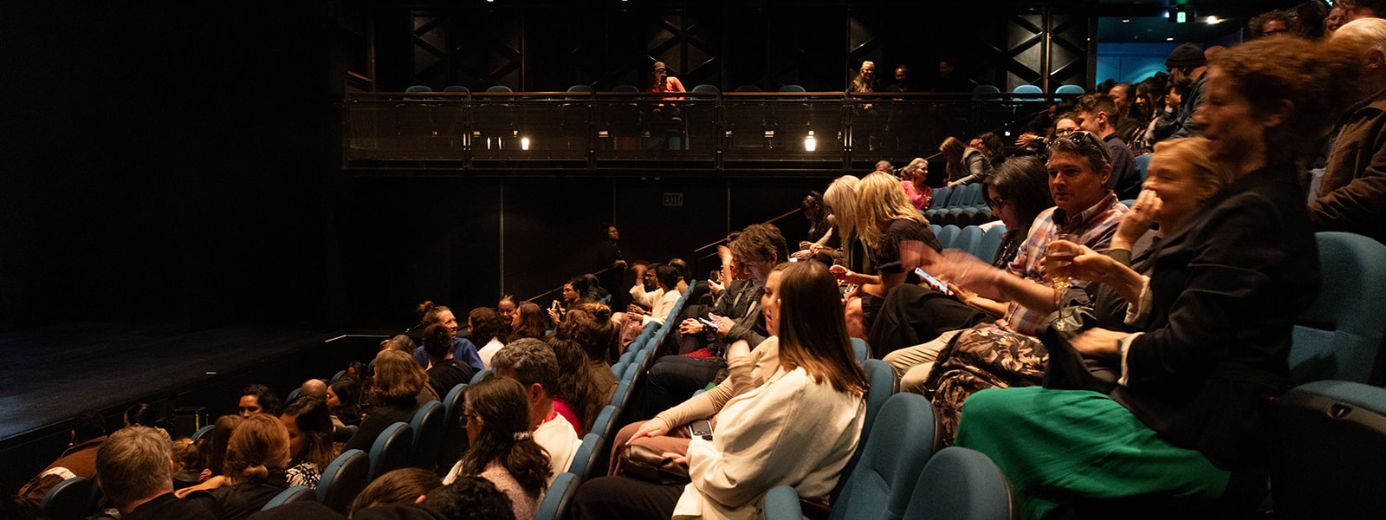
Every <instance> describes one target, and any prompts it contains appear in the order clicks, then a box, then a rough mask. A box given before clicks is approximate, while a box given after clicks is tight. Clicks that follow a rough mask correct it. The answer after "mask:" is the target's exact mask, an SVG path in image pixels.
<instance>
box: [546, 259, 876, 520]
mask: <svg viewBox="0 0 1386 520" xmlns="http://www.w3.org/2000/svg"><path fill="white" fill-rule="evenodd" d="M772 273H774V274H772V276H771V278H769V279H768V280H767V283H766V287H765V296H764V298H763V299H762V300H763V301H767V302H768V303H767V304H766V306H765V307H764V309H763V312H764V313H765V316H766V322H767V324H770V323H774V324H775V325H774V327H775V330H776V332H777V333H778V341H775V340H773V339H772V340H767V341H766V342H765V343H762V344H761V345H760V346H758V347H757V348H756V349H755V351H754V352H751V351H749V347H746V346H745V345H744V344H743V345H742V348H741V349H740V352H739V353H733V352H729V353H728V356H729V358H732V359H731V363H732V364H734V365H736V366H738V367H740V368H738V369H736V370H733V371H732V374H733V375H731V376H730V378H737V379H738V380H740V379H741V378H744V377H748V376H751V375H752V374H753V373H759V374H767V373H768V374H769V375H768V376H766V377H767V379H766V380H765V382H764V383H763V384H760V385H759V386H754V387H752V388H751V389H750V390H746V391H744V392H742V393H739V394H735V395H734V396H727V395H726V394H725V393H724V390H725V389H724V388H722V387H719V388H718V389H716V390H713V391H711V392H708V394H716V395H718V396H721V397H709V398H707V399H706V400H704V401H702V402H701V404H700V403H699V401H700V400H699V397H694V398H693V399H690V400H689V402H688V403H685V404H684V405H681V406H679V407H676V408H675V409H674V410H670V411H669V412H666V414H661V415H660V417H659V418H656V419H655V420H653V421H650V422H649V423H646V425H647V426H648V427H642V428H641V431H640V433H638V434H637V435H638V436H642V437H643V436H650V437H655V436H661V435H665V434H667V433H668V430H669V428H670V427H671V426H676V424H670V423H669V422H665V421H666V420H671V419H669V417H671V415H670V414H672V413H674V412H676V411H677V412H679V414H680V415H682V412H686V411H688V410H687V409H688V408H689V407H690V406H694V405H696V406H701V407H702V408H701V412H702V413H694V414H692V415H691V416H689V417H688V418H691V419H696V418H699V417H707V415H708V414H710V413H716V414H717V424H716V426H715V427H711V428H708V429H706V430H704V429H702V428H701V427H700V428H697V430H698V432H699V433H698V434H697V436H696V437H695V438H693V439H691V440H690V441H688V448H687V454H686V455H681V454H678V453H668V454H666V456H668V457H669V458H670V459H671V460H673V461H676V462H679V463H684V464H687V465H688V474H689V478H690V479H691V480H692V483H690V484H688V485H687V486H683V485H678V484H673V485H661V484H654V483H648V482H644V481H640V480H635V479H631V478H627V477H602V478H597V479H593V480H589V481H587V482H586V483H584V484H583V485H582V487H581V488H579V489H578V492H577V498H576V500H575V503H574V504H573V509H572V510H571V513H572V514H573V516H574V517H575V518H579V519H586V518H603V519H604V518H650V519H654V518H660V519H664V518H670V517H675V518H724V519H750V518H756V517H758V516H761V514H762V512H761V511H760V502H761V499H762V498H763V497H764V495H765V492H766V491H768V490H769V489H770V488H772V487H774V486H777V485H790V486H793V487H794V488H795V489H796V490H797V491H798V493H799V495H800V496H803V497H805V498H808V499H819V498H823V497H826V496H827V495H828V493H830V492H831V491H832V489H833V487H834V486H835V485H836V484H837V480H838V477H839V474H840V473H841V472H842V468H843V467H844V466H845V465H846V464H847V459H848V458H850V457H851V454H852V452H853V451H854V450H855V448H856V445H857V439H858V437H859V435H860V433H861V427H862V421H863V417H864V413H865V408H864V400H863V398H862V397H863V395H864V392H865V391H866V387H867V382H866V379H865V375H864V374H863V373H862V371H861V367H860V366H859V365H857V362H856V360H855V358H854V357H853V354H852V347H851V344H850V343H849V341H848V338H847V329H846V324H845V323H844V321H843V319H842V300H841V299H840V298H839V297H838V292H837V283H836V282H835V281H834V280H833V277H832V275H830V274H829V273H828V269H827V267H824V266H823V265H822V264H819V263H817V262H798V263H794V264H790V265H789V266H788V267H784V268H779V267H777V268H776V270H775V271H772ZM772 342H774V343H772ZM767 349H774V352H770V351H769V350H767ZM767 355H768V356H769V357H767ZM752 357H754V358H755V359H756V360H760V361H762V362H764V361H766V360H770V362H769V363H768V364H763V365H760V366H756V368H754V369H750V370H746V369H747V368H750V367H751V365H752V363H753V361H752V359H751V358H752ZM743 364H744V365H743ZM765 369H768V371H767V370H765ZM733 384H735V383H733ZM743 384H749V382H748V381H747V382H744V383H743ZM724 385H726V383H724ZM703 395H707V394H703ZM713 399H726V400H725V401H724V402H723V403H722V404H721V406H720V408H717V407H716V406H715V404H716V402H715V401H713ZM675 422H679V421H678V420H675Z"/></svg>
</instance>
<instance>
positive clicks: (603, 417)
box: [591, 405, 619, 439]
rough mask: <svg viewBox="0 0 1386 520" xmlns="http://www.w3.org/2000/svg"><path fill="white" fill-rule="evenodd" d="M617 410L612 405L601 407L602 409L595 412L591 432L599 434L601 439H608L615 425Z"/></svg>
mask: <svg viewBox="0 0 1386 520" xmlns="http://www.w3.org/2000/svg"><path fill="white" fill-rule="evenodd" d="M618 411H619V410H617V409H616V407H615V406H614V405H606V406H604V407H602V411H601V412H600V413H598V414H597V418H596V420H593V421H592V429H591V432H592V433H595V434H597V435H599V436H601V438H603V439H610V438H611V432H612V429H613V427H614V426H616V413H617V412H618Z"/></svg>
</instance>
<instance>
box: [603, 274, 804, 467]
mask: <svg viewBox="0 0 1386 520" xmlns="http://www.w3.org/2000/svg"><path fill="white" fill-rule="evenodd" d="M790 265H793V264H791V263H789V262H784V263H781V264H779V265H777V266H775V267H774V269H771V270H770V275H769V276H767V277H766V278H765V290H764V291H762V292H761V295H760V312H761V314H763V315H764V316H765V328H766V331H767V332H769V333H770V336H769V337H767V338H766V339H765V341H762V342H761V344H760V345H756V346H755V349H754V350H752V349H751V345H750V344H749V343H747V342H746V341H737V342H735V343H732V344H731V346H729V347H727V377H726V378H725V379H723V380H722V381H721V382H720V383H718V384H717V386H716V387H714V388H713V389H712V390H709V391H707V392H704V393H701V394H698V395H695V396H693V397H692V398H690V399H688V400H686V401H683V403H682V404H679V405H678V406H675V407H673V408H670V409H668V410H664V411H661V412H659V413H658V414H657V415H655V417H654V418H653V419H650V420H648V421H636V422H633V423H631V424H628V425H626V426H625V427H624V428H621V430H620V431H619V432H617V434H616V437H615V439H614V440H613V443H612V446H613V447H615V449H612V450H611V462H610V464H609V465H608V466H607V468H608V474H610V475H613V476H617V475H622V474H623V468H622V467H621V465H620V463H621V454H622V453H623V451H624V450H623V449H621V447H623V446H627V445H639V446H643V447H647V448H650V449H653V450H656V451H658V452H660V453H675V454H678V455H686V454H687V453H688V439H689V437H688V435H687V433H688V431H687V429H685V428H683V427H684V426H687V425H688V423H690V422H693V421H695V420H698V419H707V418H710V417H713V416H715V415H716V414H717V412H719V411H721V410H722V407H723V406H724V405H726V404H727V400H729V399H731V398H732V397H736V396H738V395H741V394H744V393H746V392H748V391H750V390H751V389H753V388H756V387H758V386H760V385H762V384H765V381H767V380H769V379H770V376H771V375H772V374H774V373H775V371H776V370H778V369H779V367H780V360H779V347H778V342H779V339H778V338H777V337H776V335H777V334H778V330H779V323H780V322H779V305H780V300H779V288H780V280H781V278H782V275H783V274H784V270H785V269H786V268H788V267H789V266H790Z"/></svg>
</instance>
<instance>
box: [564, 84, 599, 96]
mask: <svg viewBox="0 0 1386 520" xmlns="http://www.w3.org/2000/svg"><path fill="white" fill-rule="evenodd" d="M592 92H593V90H592V85H573V86H571V87H568V93H569V94H591V93H592Z"/></svg>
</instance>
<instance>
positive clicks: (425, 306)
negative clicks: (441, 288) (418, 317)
mask: <svg viewBox="0 0 1386 520" xmlns="http://www.w3.org/2000/svg"><path fill="white" fill-rule="evenodd" d="M433 307H435V305H434V304H433V300H424V301H423V303H420V304H419V306H418V307H415V308H414V310H415V311H417V312H418V313H419V314H427V313H428V311H431V310H433Z"/></svg>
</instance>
